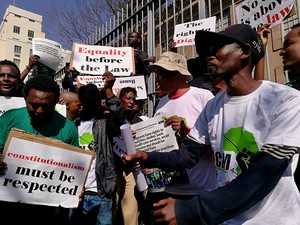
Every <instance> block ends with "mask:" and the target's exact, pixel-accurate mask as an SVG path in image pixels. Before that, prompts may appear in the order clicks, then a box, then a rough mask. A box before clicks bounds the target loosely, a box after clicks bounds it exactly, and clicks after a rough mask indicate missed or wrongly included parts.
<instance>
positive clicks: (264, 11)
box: [236, 0, 295, 30]
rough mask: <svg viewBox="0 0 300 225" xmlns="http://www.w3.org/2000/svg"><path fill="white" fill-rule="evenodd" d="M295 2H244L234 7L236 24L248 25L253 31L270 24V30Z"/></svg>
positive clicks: (279, 0) (281, 0) (285, 0)
mask: <svg viewBox="0 0 300 225" xmlns="http://www.w3.org/2000/svg"><path fill="white" fill-rule="evenodd" d="M294 3H295V0H270V1H262V0H246V1H244V2H242V3H241V4H240V5H238V6H237V7H236V17H237V21H238V23H242V24H248V25H250V26H251V27H252V28H253V29H255V30H257V28H258V27H259V26H261V25H263V24H267V23H270V24H271V26H270V28H272V27H274V26H276V25H277V24H280V23H281V22H282V21H283V19H284V18H285V17H286V16H287V15H288V14H289V13H290V11H291V10H292V7H293V4H294Z"/></svg>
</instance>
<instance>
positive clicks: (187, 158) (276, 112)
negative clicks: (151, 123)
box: [123, 24, 300, 225]
mask: <svg viewBox="0 0 300 225" xmlns="http://www.w3.org/2000/svg"><path fill="white" fill-rule="evenodd" d="M195 43H196V47H197V48H200V49H201V50H202V51H204V53H205V54H206V55H207V60H208V72H209V73H210V74H211V75H212V76H215V77H216V78H222V79H224V80H225V82H226V84H227V91H226V92H221V93H219V94H217V95H216V96H215V97H214V99H212V100H211V101H210V102H208V104H207V105H206V107H205V108H204V110H203V111H202V113H201V115H200V117H199V118H198V120H197V121H196V123H195V125H194V127H193V129H192V130H191V131H190V133H189V134H188V136H187V138H185V139H184V140H183V142H182V145H181V147H180V149H179V150H175V151H172V152H168V153H164V154H161V153H144V152H141V151H137V153H136V154H135V155H130V156H129V155H124V156H123V159H124V160H126V161H135V160H139V161H141V162H142V166H149V165H150V166H157V167H162V168H178V167H183V168H184V167H188V168H190V167H192V166H193V165H194V164H196V163H197V162H198V160H199V158H200V157H201V156H202V155H203V154H204V153H205V151H206V149H207V148H208V146H211V148H212V150H213V152H214V159H215V166H216V172H217V178H218V185H219V188H217V189H215V190H213V191H211V192H208V193H201V194H199V195H198V196H196V197H194V198H192V199H190V200H179V199H176V200H174V199H172V198H168V199H164V200H161V201H160V202H159V203H157V204H155V207H157V208H158V209H157V210H156V211H155V212H154V215H155V216H156V222H168V223H171V224H220V223H223V222H224V223H225V224H235V225H240V224H252V225H254V224H280V225H291V224H293V225H296V224H300V216H299V215H300V194H299V191H298V189H297V187H296V184H295V181H294V179H293V173H294V171H295V166H296V165H297V162H298V156H299V149H300V139H299V133H300V120H299V119H298V118H299V117H300V104H299V101H300V93H299V92H298V91H297V90H294V89H292V88H289V87H287V86H285V85H281V84H277V83H273V82H270V81H258V80H254V79H253V78H252V70H253V68H254V66H255V65H256V63H257V62H258V61H259V60H260V59H261V58H262V57H263V54H264V51H263V48H262V43H261V40H260V39H259V38H258V36H257V33H256V32H255V31H254V30H253V29H252V28H251V27H250V26H248V25H244V24H236V25H233V26H230V27H228V28H227V29H226V30H224V31H221V32H219V33H215V32H208V31H198V32H197V33H196V36H195Z"/></svg>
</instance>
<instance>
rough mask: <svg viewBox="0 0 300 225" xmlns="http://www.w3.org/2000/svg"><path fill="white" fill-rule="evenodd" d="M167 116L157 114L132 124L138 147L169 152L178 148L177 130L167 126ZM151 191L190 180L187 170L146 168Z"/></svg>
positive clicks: (146, 150) (145, 172)
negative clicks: (165, 123)
mask: <svg viewBox="0 0 300 225" xmlns="http://www.w3.org/2000/svg"><path fill="white" fill-rule="evenodd" d="M163 118H165V116H155V117H152V118H149V119H147V120H144V121H142V122H139V123H136V124H132V125H131V129H132V130H134V131H135V132H136V137H135V139H134V143H135V147H136V149H139V150H141V151H145V152H152V151H156V152H169V151H172V150H176V149H178V144H177V140H176V136H175V131H174V130H173V129H172V126H167V127H165V125H164V122H165V120H164V119H163ZM143 173H144V175H145V178H146V181H147V184H148V187H149V191H150V192H160V191H163V190H165V188H166V187H171V186H172V187H174V186H177V185H181V184H185V183H187V182H188V176H187V174H186V171H185V170H176V171H164V170H162V169H159V168H144V170H143Z"/></svg>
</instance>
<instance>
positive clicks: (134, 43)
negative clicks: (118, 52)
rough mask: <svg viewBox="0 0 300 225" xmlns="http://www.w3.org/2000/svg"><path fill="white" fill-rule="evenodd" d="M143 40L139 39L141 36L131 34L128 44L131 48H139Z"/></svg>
mask: <svg viewBox="0 0 300 225" xmlns="http://www.w3.org/2000/svg"><path fill="white" fill-rule="evenodd" d="M140 41H141V39H140V38H139V35H138V34H137V33H134V32H133V33H130V34H129V37H128V44H129V46H132V47H134V46H137V45H139V43H140Z"/></svg>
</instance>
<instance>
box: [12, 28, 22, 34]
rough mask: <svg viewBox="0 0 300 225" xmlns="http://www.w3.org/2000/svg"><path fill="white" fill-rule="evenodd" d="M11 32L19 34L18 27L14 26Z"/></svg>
mask: <svg viewBox="0 0 300 225" xmlns="http://www.w3.org/2000/svg"><path fill="white" fill-rule="evenodd" d="M13 32H14V33H15V34H19V33H20V27H17V26H14V30H13Z"/></svg>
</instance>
